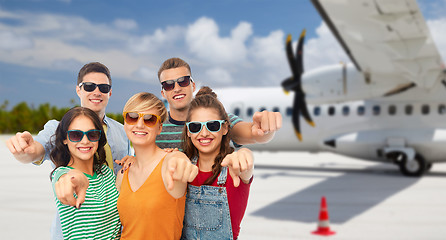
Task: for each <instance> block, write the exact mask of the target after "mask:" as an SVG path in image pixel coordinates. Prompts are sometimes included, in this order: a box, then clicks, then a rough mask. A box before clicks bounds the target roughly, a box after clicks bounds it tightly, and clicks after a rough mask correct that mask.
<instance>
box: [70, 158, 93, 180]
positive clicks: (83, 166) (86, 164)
mask: <svg viewBox="0 0 446 240" xmlns="http://www.w3.org/2000/svg"><path fill="white" fill-rule="evenodd" d="M68 166H70V167H72V168H76V169H77V170H79V171H81V172H83V173H86V174H88V175H90V176H93V158H91V159H90V160H74V159H71V160H70V163H69V164H68Z"/></svg>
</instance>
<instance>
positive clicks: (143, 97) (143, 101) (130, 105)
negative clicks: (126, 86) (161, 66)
mask: <svg viewBox="0 0 446 240" xmlns="http://www.w3.org/2000/svg"><path fill="white" fill-rule="evenodd" d="M151 109H155V110H156V111H157V112H158V115H159V116H160V118H161V119H160V120H161V124H162V123H163V122H165V121H166V118H167V110H166V107H165V106H164V103H163V102H162V101H161V100H160V99H159V98H158V97H157V96H155V95H154V94H152V93H148V92H140V93H137V94H135V95H133V96H132V97H131V98H130V99H129V100H128V101H127V103H126V104H125V106H124V109H123V112H144V111H148V110H151Z"/></svg>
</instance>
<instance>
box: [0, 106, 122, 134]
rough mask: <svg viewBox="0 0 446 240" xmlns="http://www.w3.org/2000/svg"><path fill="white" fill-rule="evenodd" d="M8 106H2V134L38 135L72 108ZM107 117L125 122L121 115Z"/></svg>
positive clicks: (0, 132) (0, 115) (113, 114)
mask: <svg viewBox="0 0 446 240" xmlns="http://www.w3.org/2000/svg"><path fill="white" fill-rule="evenodd" d="M72 103H73V106H72V107H75V106H77V105H75V104H74V101H72ZM8 105H9V102H8V100H6V101H4V102H3V104H2V105H0V134H10V133H16V132H23V131H25V130H26V131H28V132H30V133H32V134H36V133H38V132H39V131H40V130H42V129H43V126H44V125H45V123H46V122H48V120H51V119H56V120H59V121H60V119H62V117H63V115H64V114H65V113H66V112H67V111H68V110H70V109H71V108H72V107H63V108H58V107H56V106H51V105H50V104H49V103H43V104H40V105H39V106H38V107H34V106H33V105H31V106H29V105H28V104H27V103H26V102H21V103H18V104H17V105H15V106H14V107H12V108H11V110H9V111H8V110H7V109H8ZM107 117H110V118H112V119H115V120H116V121H118V122H120V123H123V122H124V118H123V117H122V115H121V113H107Z"/></svg>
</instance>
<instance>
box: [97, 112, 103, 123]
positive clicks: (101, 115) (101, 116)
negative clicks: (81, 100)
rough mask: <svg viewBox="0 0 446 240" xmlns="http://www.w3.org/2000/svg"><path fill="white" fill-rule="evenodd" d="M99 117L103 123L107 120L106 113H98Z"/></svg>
mask: <svg viewBox="0 0 446 240" xmlns="http://www.w3.org/2000/svg"><path fill="white" fill-rule="evenodd" d="M96 114H97V115H98V117H99V119H100V120H101V122H104V118H105V111H100V112H97V113H96Z"/></svg>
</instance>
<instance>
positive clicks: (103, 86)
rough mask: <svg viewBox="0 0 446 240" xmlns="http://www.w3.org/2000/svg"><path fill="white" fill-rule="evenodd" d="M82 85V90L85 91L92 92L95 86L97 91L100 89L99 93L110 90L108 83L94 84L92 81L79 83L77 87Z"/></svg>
mask: <svg viewBox="0 0 446 240" xmlns="http://www.w3.org/2000/svg"><path fill="white" fill-rule="evenodd" d="M82 86H84V90H85V91H87V92H93V91H94V90H95V89H96V87H98V88H99V91H101V93H108V92H110V90H111V85H109V84H96V83H92V82H81V83H79V88H81V87H82Z"/></svg>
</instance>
